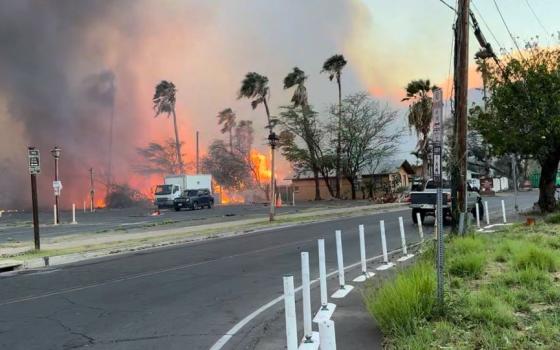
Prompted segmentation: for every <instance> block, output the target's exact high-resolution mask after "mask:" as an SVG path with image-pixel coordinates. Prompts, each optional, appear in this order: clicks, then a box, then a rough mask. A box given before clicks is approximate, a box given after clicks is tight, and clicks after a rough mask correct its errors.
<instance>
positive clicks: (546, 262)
mask: <svg viewBox="0 0 560 350" xmlns="http://www.w3.org/2000/svg"><path fill="white" fill-rule="evenodd" d="M513 258H514V265H515V267H516V268H517V269H519V270H521V269H527V268H530V267H536V268H537V269H539V270H542V271H549V272H554V271H556V269H557V267H558V258H557V257H556V255H555V253H554V252H553V251H552V250H550V249H548V248H543V247H537V246H535V245H525V246H524V247H522V248H521V249H519V250H518V251H516V252H515V254H514V257H513Z"/></svg>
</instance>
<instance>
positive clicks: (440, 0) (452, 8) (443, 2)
mask: <svg viewBox="0 0 560 350" xmlns="http://www.w3.org/2000/svg"><path fill="white" fill-rule="evenodd" d="M439 2H441V3H442V4H444V5H445V6H447V7H449V8H450V9H451V10H452V11H453V12H455V13H457V10H455V8H454V7H453V6H451V5H449V4H448V3H446V2H445V1H443V0H439Z"/></svg>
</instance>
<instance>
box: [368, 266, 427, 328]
mask: <svg viewBox="0 0 560 350" xmlns="http://www.w3.org/2000/svg"><path fill="white" fill-rule="evenodd" d="M435 290H436V279H435V271H434V268H433V267H432V266H431V265H430V264H427V263H420V264H417V265H414V266H412V267H410V268H407V269H405V270H403V271H402V272H401V273H399V275H398V276H397V277H396V278H395V279H394V280H392V281H389V282H387V283H386V284H385V285H384V286H383V287H382V288H380V289H368V291H367V293H366V294H365V295H364V298H365V302H366V305H367V309H368V311H369V313H370V314H371V315H372V316H373V317H375V319H376V320H377V322H378V323H379V325H380V327H381V329H382V330H383V331H384V332H385V333H387V334H392V335H406V334H411V333H414V331H415V329H416V327H417V324H418V322H419V321H420V320H423V319H426V318H428V317H430V315H431V314H432V312H433V307H434V302H435V300H434V298H433V296H434V293H435Z"/></svg>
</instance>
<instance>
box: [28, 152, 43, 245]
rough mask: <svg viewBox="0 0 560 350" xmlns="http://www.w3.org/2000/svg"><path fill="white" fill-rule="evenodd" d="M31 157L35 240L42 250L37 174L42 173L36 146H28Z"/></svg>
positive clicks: (30, 170)
mask: <svg viewBox="0 0 560 350" xmlns="http://www.w3.org/2000/svg"><path fill="white" fill-rule="evenodd" d="M27 157H28V159H29V174H30V175H31V202H32V203H33V241H34V242H35V250H41V237H40V235H39V205H38V203H37V174H40V173H41V157H40V154H39V150H38V149H35V147H28V148H27Z"/></svg>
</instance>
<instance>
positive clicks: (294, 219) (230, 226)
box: [0, 203, 406, 268]
mask: <svg viewBox="0 0 560 350" xmlns="http://www.w3.org/2000/svg"><path fill="white" fill-rule="evenodd" d="M405 205H406V204H405V203H390V204H375V205H365V206H357V207H348V208H335V209H326V210H325V209H308V210H305V211H302V212H300V213H293V214H282V215H278V216H277V220H276V221H274V222H273V223H269V222H268V220H267V218H265V217H263V218H252V219H241V220H236V221H228V222H219V223H212V224H203V225H198V226H188V227H179V228H172V229H159V230H151V231H142V232H135V233H127V234H126V235H123V234H119V232H118V231H117V230H114V231H109V232H104V233H83V234H71V235H64V236H57V237H52V238H46V239H43V240H42V242H41V251H40V252H34V251H33V242H31V241H29V242H22V243H16V244H14V243H5V244H0V257H2V259H0V262H1V261H2V260H5V259H7V258H9V259H10V260H17V261H19V262H20V263H21V264H22V266H23V267H24V268H36V267H42V266H45V265H46V263H47V262H46V260H44V259H43V257H49V259H48V264H49V265H56V264H65V263H70V262H75V261H80V260H86V259H92V258H97V257H102V256H107V255H111V254H116V253H121V252H127V251H135V250H141V249H149V248H155V247H161V246H167V245H172V244H181V243H187V242H193V241H200V240H206V239H214V238H221V237H230V236H234V235H241V234H247V233H251V232H257V231H263V230H269V229H274V228H281V227H289V226H293V225H298V224H304V223H312V222H315V221H326V220H334V219H338V218H343V217H353V216H360V215H367V214H372V213H376V212H381V211H387V210H397V209H400V208H404V206H405Z"/></svg>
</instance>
